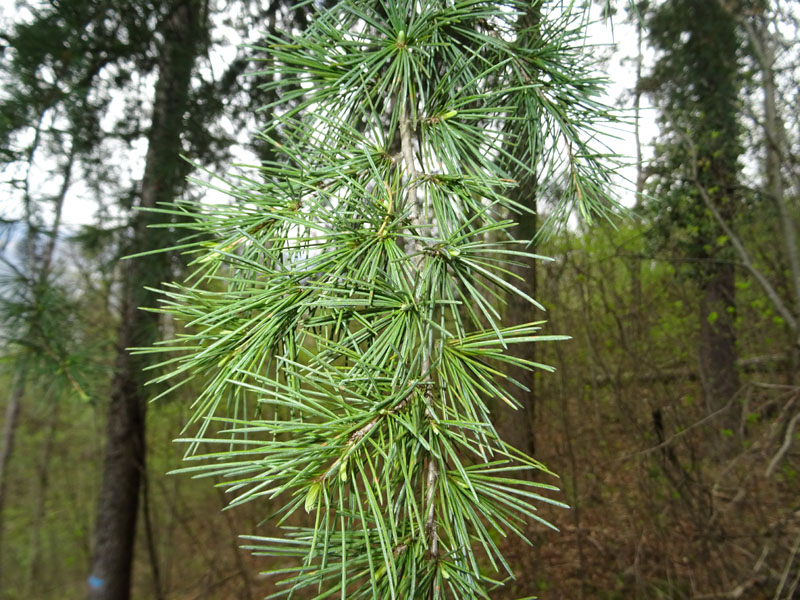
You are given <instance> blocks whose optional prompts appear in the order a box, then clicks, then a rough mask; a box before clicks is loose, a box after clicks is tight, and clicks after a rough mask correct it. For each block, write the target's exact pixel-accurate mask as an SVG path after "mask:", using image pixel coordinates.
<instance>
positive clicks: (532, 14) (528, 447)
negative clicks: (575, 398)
mask: <svg viewBox="0 0 800 600" xmlns="http://www.w3.org/2000/svg"><path fill="white" fill-rule="evenodd" d="M540 21H541V7H540V6H539V5H535V6H531V7H529V8H528V11H527V12H526V13H525V14H523V15H521V16H520V19H519V21H518V36H519V38H518V41H519V43H521V44H525V43H526V42H533V41H534V39H533V38H534V36H536V35H537V29H538V27H537V25H538V24H539V22H540ZM531 145H532V144H531V140H530V139H528V137H527V135H526V136H524V137H523V139H522V140H520V143H519V145H518V146H517V147H516V148H515V149H514V152H515V154H516V155H517V158H519V159H520V160H527V161H534V160H536V157H534V156H531V155H530V154H529V153H528V152H527V150H528V149H529V148H530V146H531ZM513 198H514V200H515V201H516V202H519V203H520V204H522V205H523V206H526V207H528V208H529V209H531V210H532V211H533V213H523V214H520V215H515V219H516V220H517V223H518V224H517V226H516V227H515V230H514V239H517V240H533V238H534V237H535V236H536V233H537V231H538V229H539V219H538V215H537V213H536V211H537V210H538V207H537V202H536V199H537V189H536V178H535V177H534V176H533V175H532V174H530V173H528V174H526V175H525V176H524V177H523V178H522V180H521V181H520V182H519V186H518V187H517V188H516V189H515V190H514V191H513ZM527 250H528V251H530V252H535V251H536V249H535V248H534V247H533V244H531V246H530V247H529V248H527ZM520 262H522V263H525V264H524V265H523V266H519V267H514V269H513V270H514V272H515V273H516V274H517V275H519V276H520V277H522V279H521V280H516V281H514V285H516V286H517V287H518V288H519V289H520V290H521V291H523V292H525V293H526V294H528V295H529V296H530V297H531V298H536V295H537V286H536V283H537V273H536V261H535V260H531V259H527V258H523V259H520ZM507 312H508V314H507V316H506V318H507V320H508V324H509V325H511V326H513V325H521V324H523V323H530V322H531V321H538V320H541V319H543V318H545V317H544V315H542V314H541V313H540V314H537V312H539V311H537V309H536V308H535V307H533V306H531V304H530V302H528V301H527V300H525V299H524V298H522V297H520V296H518V295H517V294H509V297H508V307H507ZM549 333H553V332H549ZM515 352H516V353H517V354H519V355H520V356H521V357H522V358H525V359H527V360H532V361H536V344H525V345H523V346H521V347H520V348H517V349H515ZM506 369H507V371H508V375H509V377H511V378H513V379H515V380H516V381H518V382H519V383H521V384H522V385H524V386H525V387H526V388H528V389H527V390H525V389H522V388H519V387H517V386H509V388H508V391H509V392H510V393H511V395H512V396H513V397H514V399H515V400H516V401H517V402H519V403H520V404H521V405H522V407H523V408H522V410H519V411H514V410H511V409H510V408H509V407H508V406H506V405H505V403H502V402H500V403H498V404H499V405H498V406H495V407H494V411H493V413H494V414H493V417H494V420H495V427H496V429H497V432H498V433H499V435H500V437H501V438H502V439H503V440H505V441H506V442H508V443H509V444H511V445H512V446H514V447H515V448H518V449H519V450H522V451H523V452H525V453H527V454H529V455H530V456H534V453H535V451H536V439H535V434H534V432H535V429H534V425H535V422H536V389H535V385H536V376H535V373H534V372H533V371H531V370H529V369H524V368H521V367H517V366H510V367H506Z"/></svg>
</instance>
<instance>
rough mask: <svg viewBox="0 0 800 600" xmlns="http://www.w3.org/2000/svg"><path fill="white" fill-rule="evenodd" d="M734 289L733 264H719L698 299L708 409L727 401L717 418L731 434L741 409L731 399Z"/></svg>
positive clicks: (735, 386) (735, 373)
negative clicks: (722, 415) (699, 299)
mask: <svg viewBox="0 0 800 600" xmlns="http://www.w3.org/2000/svg"><path fill="white" fill-rule="evenodd" d="M735 289H736V288H735V287H734V267H733V264H732V263H723V264H720V265H719V266H718V267H717V268H716V269H715V271H714V273H713V274H711V275H710V276H709V278H708V280H707V283H706V286H705V289H704V290H703V298H702V301H701V303H700V348H699V349H700V367H701V373H702V378H703V384H704V387H705V389H706V395H707V397H708V399H709V407H708V409H709V412H714V411H716V410H720V409H721V408H723V407H724V406H726V405H727V404H728V403H731V406H730V408H729V409H728V410H727V411H725V413H724V415H725V416H724V417H722V420H721V421H720V423H721V425H722V427H723V428H724V429H725V430H727V432H726V433H729V434H731V435H733V434H735V433H736V432H737V431H738V428H739V421H740V413H741V411H740V410H737V408H738V406H739V405H738V404H737V403H736V402H735V400H734V396H735V395H736V393H737V392H738V391H739V387H740V381H739V370H738V368H737V361H736V358H737V357H736V333H735V331H734V327H733V322H734V317H735V313H734V311H733V307H734V299H735Z"/></svg>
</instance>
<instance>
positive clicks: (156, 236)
mask: <svg viewBox="0 0 800 600" xmlns="http://www.w3.org/2000/svg"><path fill="white" fill-rule="evenodd" d="M204 11H205V9H204V6H203V3H202V2H198V1H193V0H175V1H174V2H173V3H172V5H171V7H170V12H169V14H168V16H167V18H166V20H165V21H164V23H163V25H162V32H163V36H164V41H163V43H162V47H161V56H160V60H159V74H158V83H157V85H156V90H155V99H154V102H153V118H152V124H151V128H150V135H149V140H148V141H149V146H148V151H147V157H146V162H145V172H144V177H143V181H142V192H141V199H140V206H141V207H142V208H153V207H155V206H156V205H158V204H159V203H160V202H169V201H170V200H172V199H173V197H174V194H175V193H176V191H177V190H178V189H179V187H180V185H181V183H182V181H183V173H184V171H185V168H184V166H183V164H182V160H181V159H180V157H179V153H180V152H181V129H182V124H183V120H184V114H185V112H186V110H187V108H188V106H187V105H188V93H189V89H190V80H191V73H192V69H193V67H194V62H195V58H196V54H197V51H198V47H199V44H198V35H199V32H200V19H201V16H202V14H203V13H204ZM154 220H155V219H154V216H153V215H152V214H150V213H147V212H139V213H137V215H136V217H135V220H134V231H133V238H132V243H131V247H130V248H129V251H130V252H131V253H137V252H141V251H144V250H152V249H157V248H158V247H163V246H164V245H165V240H164V233H163V230H159V229H148V227H147V226H148V225H149V224H150V223H151V222H153V221H154ZM168 273H169V258H168V256H167V255H165V254H157V255H155V256H146V257H140V258H135V259H130V260H127V261H126V262H125V265H124V272H123V301H122V315H121V323H120V330H119V341H118V344H117V359H116V365H115V370H114V379H113V383H112V392H111V404H110V406H109V412H108V436H107V441H106V450H105V462H104V466H103V482H102V487H101V492H100V506H99V511H98V517H97V523H96V526H95V545H94V553H93V560H92V570H91V575H90V578H89V598H90V600H126V599H127V598H129V597H130V584H131V563H132V559H133V544H134V537H135V531H136V519H137V513H138V509H139V494H140V488H141V481H142V476H143V473H144V467H145V454H146V453H145V446H144V442H145V407H146V401H147V397H146V392H145V389H144V382H145V376H144V374H143V373H142V369H143V367H144V366H145V360H146V359H144V358H142V357H140V356H135V355H132V354H131V353H130V352H129V351H128V350H127V349H128V348H135V347H143V346H149V345H151V344H152V343H153V342H154V341H155V340H156V336H157V331H158V316H157V315H156V314H154V313H150V312H145V311H142V310H139V308H140V307H143V306H153V305H154V304H155V302H154V297H153V294H152V292H149V291H147V290H145V287H155V286H157V285H159V284H160V283H161V282H162V281H164V280H165V279H166V278H167V275H168Z"/></svg>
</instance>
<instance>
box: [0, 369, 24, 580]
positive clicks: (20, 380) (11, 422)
mask: <svg viewBox="0 0 800 600" xmlns="http://www.w3.org/2000/svg"><path fill="white" fill-rule="evenodd" d="M24 395H25V367H24V365H21V366H20V368H19V369H18V370H17V373H16V375H15V376H14V382H13V383H12V387H11V397H10V398H9V400H8V405H7V406H6V420H5V423H4V424H3V441H2V443H3V445H2V447H0V517H2V515H3V509H4V508H5V503H6V491H7V487H8V483H7V482H8V465H9V463H10V462H11V454H12V453H13V452H14V439H15V436H16V432H17V423H18V422H19V413H20V410H21V408H22V397H23V396H24ZM2 547H3V520H2V518H0V549H2ZM4 571H5V569H4V565H3V562H2V555H0V581H2V576H3V572H4Z"/></svg>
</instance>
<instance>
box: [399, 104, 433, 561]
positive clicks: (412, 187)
mask: <svg viewBox="0 0 800 600" xmlns="http://www.w3.org/2000/svg"><path fill="white" fill-rule="evenodd" d="M401 102H402V105H401V108H400V122H399V125H400V144H401V150H402V154H403V162H404V163H405V167H406V173H407V174H408V177H409V182H408V204H409V206H410V207H411V209H412V214H414V215H416V219H415V221H416V222H414V223H413V224H414V225H415V226H418V225H422V223H421V220H422V218H423V217H424V215H425V212H426V211H425V210H423V207H419V206H417V189H416V186H417V183H416V181H415V180H416V178H417V169H416V165H415V164H414V134H413V131H412V127H411V117H410V115H409V103H410V100H407V99H406V100H402V101H401ZM420 245H421V244H420V243H417V244H412V247H416V246H420ZM424 263H425V257H424V255H422V254H420V255H419V259H418V261H417V265H416V266H417V282H419V278H420V277H421V275H422V271H423V268H424ZM421 370H422V373H421V374H422V376H423V377H427V376H429V375H430V370H431V359H430V355H429V348H428V339H427V338H426V339H423V340H422V367H421ZM432 394H433V392H432V390H431V387H430V386H428V388H427V389H426V392H425V403H426V409H425V410H426V413H428V417H429V418H431V419H432V418H433V402H432V400H433V396H432ZM438 483H439V466H438V465H437V464H436V457H435V456H434V455H433V453H431V455H430V456H429V457H428V468H427V477H426V483H425V486H426V491H425V503H426V505H427V506H428V515H427V519H426V522H425V530H426V532H427V534H428V536H429V538H430V545H429V546H428V550H429V551H430V555H431V557H432V558H434V559H435V558H436V557H437V556H438V555H439V534H438V522H437V518H436V508H435V506H436V503H435V495H436V487H437V485H438Z"/></svg>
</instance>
